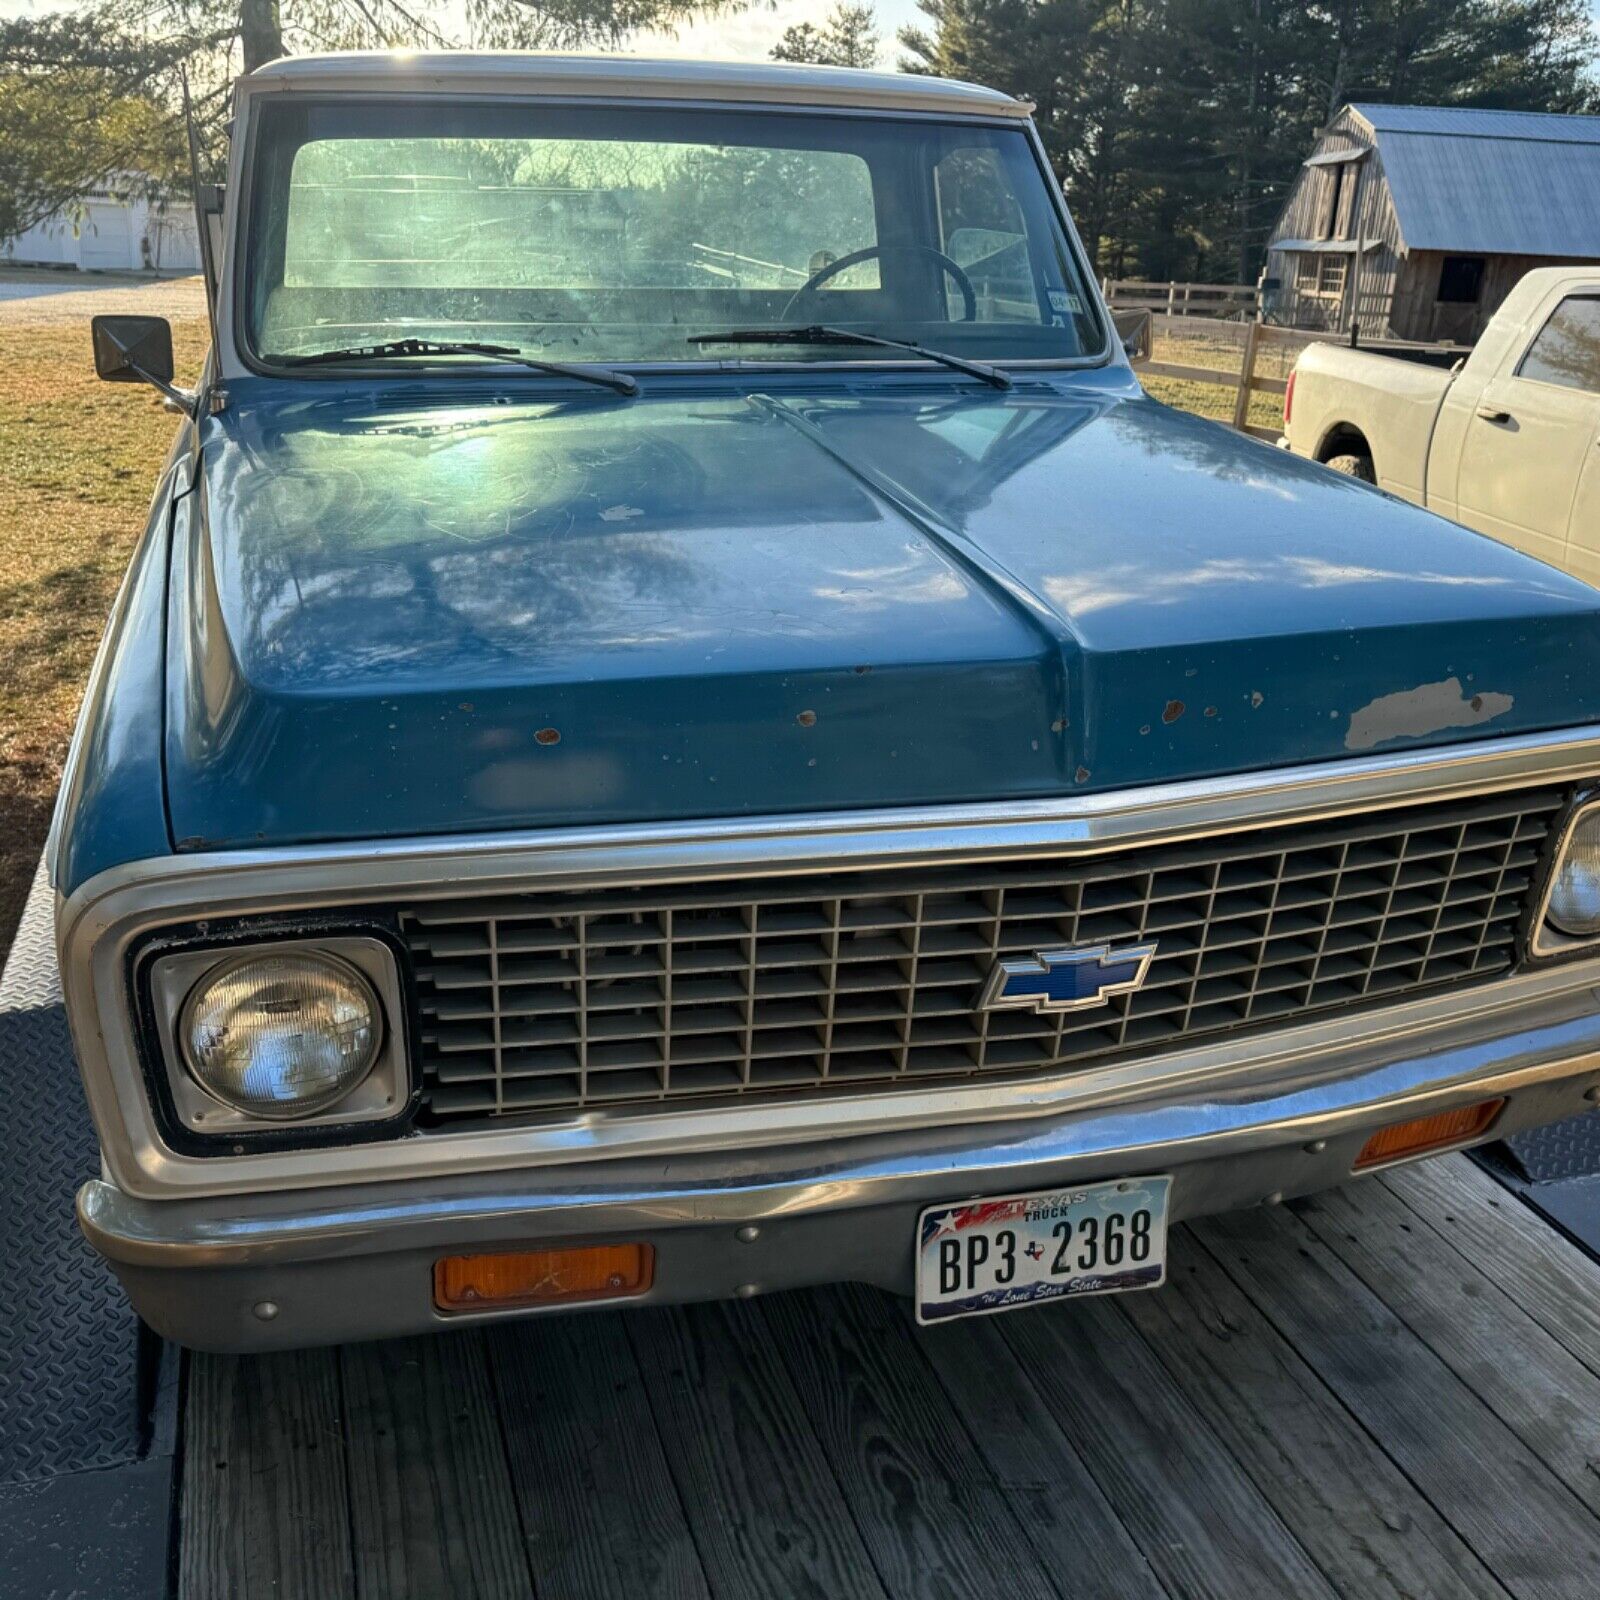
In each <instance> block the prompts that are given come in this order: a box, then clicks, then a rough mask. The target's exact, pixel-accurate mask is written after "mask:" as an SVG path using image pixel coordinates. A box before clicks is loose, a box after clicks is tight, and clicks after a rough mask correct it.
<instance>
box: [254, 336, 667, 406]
mask: <svg viewBox="0 0 1600 1600" xmlns="http://www.w3.org/2000/svg"><path fill="white" fill-rule="evenodd" d="M391 356H486V357H488V358H489V359H490V360H491V361H503V362H504V363H505V364H506V365H507V366H511V367H531V368H532V369H533V370H534V371H535V372H548V373H552V374H553V375H554V376H556V377H558V378H581V379H582V380H583V381H584V382H585V383H598V384H603V385H604V386H605V387H606V388H607V389H615V390H616V391H617V393H618V394H627V395H634V394H638V392H639V385H638V383H637V382H636V381H635V380H634V379H633V378H632V377H630V376H629V375H628V374H627V373H626V372H617V371H615V370H614V369H612V368H611V367H592V366H589V365H587V364H586V363H579V362H574V361H540V360H538V359H537V358H536V357H534V356H525V355H523V353H522V352H521V351H520V350H519V349H518V348H517V347H516V346H515V345H513V344H467V343H452V342H451V341H450V340H447V339H388V340H385V341H384V342H383V343H382V344H367V345H352V346H351V347H350V348H349V349H347V350H318V351H316V352H315V353H314V354H312V355H308V356H283V357H281V358H280V359H281V360H282V362H283V364H284V365H285V366H290V367H316V366H326V365H331V364H332V363H334V362H346V361H383V360H386V359H388V358H389V357H391Z"/></svg>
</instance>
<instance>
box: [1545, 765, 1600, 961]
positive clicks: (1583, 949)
mask: <svg viewBox="0 0 1600 1600" xmlns="http://www.w3.org/2000/svg"><path fill="white" fill-rule="evenodd" d="M1597 816H1600V790H1595V789H1588V790H1585V791H1584V792H1583V793H1582V794H1580V795H1578V796H1577V797H1576V798H1575V799H1574V800H1573V802H1572V804H1571V805H1570V806H1569V807H1568V808H1567V811H1566V814H1565V815H1564V816H1563V817H1562V818H1561V821H1560V823H1559V824H1558V825H1557V827H1556V828H1555V829H1553V830H1552V840H1553V842H1552V843H1551V844H1550V846H1549V847H1548V849H1547V851H1546V855H1545V859H1544V861H1543V863H1542V873H1543V876H1542V879H1541V881H1540V883H1539V892H1538V899H1537V900H1536V901H1535V902H1534V906H1533V913H1532V915H1531V917H1530V918H1529V922H1528V955H1529V956H1530V957H1531V958H1532V959H1534V960H1536V961H1551V960H1558V959H1560V958H1561V957H1563V956H1580V955H1593V954H1594V953H1595V952H1596V950H1600V930H1597V931H1596V932H1594V933H1591V934H1576V933H1567V932H1566V931H1565V930H1564V929H1562V928H1560V927H1558V926H1557V925H1556V923H1554V922H1553V921H1552V920H1551V918H1550V902H1551V900H1552V899H1553V898H1554V896H1555V891H1556V886H1557V882H1558V880H1559V877H1560V870H1561V863H1562V862H1563V860H1565V858H1566V854H1567V850H1568V848H1569V846H1570V845H1571V842H1572V839H1573V837H1574V835H1575V834H1576V833H1577V830H1578V828H1579V827H1580V826H1581V825H1582V824H1583V823H1585V822H1587V821H1590V820H1592V819H1594V818H1596V817H1597Z"/></svg>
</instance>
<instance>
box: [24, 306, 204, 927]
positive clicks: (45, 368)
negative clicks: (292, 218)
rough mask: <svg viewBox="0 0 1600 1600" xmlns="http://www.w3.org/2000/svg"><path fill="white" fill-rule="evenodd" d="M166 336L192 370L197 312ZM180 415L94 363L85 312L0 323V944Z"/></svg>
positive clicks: (196, 356)
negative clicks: (0, 821)
mask: <svg viewBox="0 0 1600 1600" xmlns="http://www.w3.org/2000/svg"><path fill="white" fill-rule="evenodd" d="M173 341H174V345H175V348H176V351H177V357H178V370H179V372H180V374H182V375H185V376H186V377H188V378H191V379H192V378H193V376H194V375H196V374H197V373H198V372H199V370H200V361H201V358H202V356H203V354H204V350H205V325H204V323H203V322H200V321H194V322H187V323H179V324H178V325H176V326H175V327H174V329H173ZM177 421H178V419H177V418H176V417H174V416H172V415H171V414H170V413H169V412H167V411H165V410H163V409H162V405H161V401H160V399H159V398H157V397H156V395H155V392H154V391H153V390H151V389H146V388H144V387H143V386H142V385H133V384H127V385H122V384H109V383H102V382H100V381H99V379H97V378H96V377H95V375H94V363H93V361H92V360H91V359H90V355H89V329H88V325H87V323H86V322H85V323H82V324H63V325H49V324H46V325H38V324H32V323H19V324H11V325H6V326H0V496H3V499H0V504H3V506H4V511H3V513H0V516H3V519H4V520H3V522H0V817H3V818H4V827H3V828H0V953H3V952H4V951H5V950H6V949H7V948H9V946H10V943H11V935H12V933H13V931H14V929H15V926H16V920H17V917H18V916H19V915H20V914H21V911H22V903H23V901H24V900H25V899H26V898H27V893H28V886H29V884H30V882H31V881H32V878H33V870H34V864H35V862H36V861H37V860H38V857H39V851H40V849H41V848H42V846H43V844H44V836H45V831H46V829H47V828H48V827H49V823H50V808H51V806H52V805H53V804H54V802H55V792H56V782H57V780H58V778H59V777H60V773H61V762H62V758H63V757H64V756H65V754H66V750H67V741H68V739H69V738H70V737H71V735H72V722H73V718H74V716H75V715H76V714H77V709H78V700H79V697H80V696H81V694H82V692H83V680H84V677H85V675H86V674H87V673H88V671H89V662H90V661H91V660H92V659H93V656H94V650H95V645H96V644H97V643H98V642H99V638H100V630H101V627H102V626H103V625H104V622H105V617H106V612H107V611H108V610H109V609H110V607H111V602H112V600H113V599H114V598H115V596H116V592H117V585H118V584H119V583H120V582H121V580H122V573H123V569H124V568H125V567H126V566H127V564H128V557H129V554H130V553H131V551H132V549H133V545H134V542H135V540H136V539H137V538H138V536H139V534H140V533H141V532H142V531H143V528H144V522H145V513H146V511H147V510H148V508H149V505H150V493H151V490H152V489H153V488H154V487H155V475H156V470H157V468H158V467H159V466H160V464H161V461H162V458H163V457H164V456H165V455H166V452H167V448H168V446H169V445H170V444H171V442H172V436H173V434H174V432H175V431H176V426H177Z"/></svg>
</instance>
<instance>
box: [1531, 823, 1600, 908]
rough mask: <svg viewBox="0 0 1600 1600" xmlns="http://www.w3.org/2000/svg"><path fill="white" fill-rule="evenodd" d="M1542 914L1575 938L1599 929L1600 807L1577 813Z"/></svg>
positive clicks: (1557, 863)
mask: <svg viewBox="0 0 1600 1600" xmlns="http://www.w3.org/2000/svg"><path fill="white" fill-rule="evenodd" d="M1544 914H1545V915H1546V916H1547V917H1548V918H1549V919H1550V921H1551V922H1553V923H1554V924H1555V925H1556V927H1558V928H1559V929H1560V930H1561V931H1562V932H1563V933H1570V934H1572V935H1573V936H1574V937H1576V938H1579V939H1587V938H1590V937H1592V936H1593V935H1594V934H1597V933H1600V808H1597V809H1596V810H1593V811H1590V812H1589V813H1588V814H1587V815H1586V816H1582V817H1580V818H1579V819H1578V821H1577V822H1576V823H1575V824H1574V826H1573V829H1572V832H1571V833H1570V834H1569V835H1568V836H1567V843H1566V848H1565V849H1564V850H1563V851H1562V852H1561V859H1560V860H1559V861H1558V862H1556V869H1555V882H1554V883H1553V884H1552V885H1551V888H1550V901H1549V904H1547V905H1546V906H1545V910H1544Z"/></svg>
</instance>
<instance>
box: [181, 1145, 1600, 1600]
mask: <svg viewBox="0 0 1600 1600" xmlns="http://www.w3.org/2000/svg"><path fill="white" fill-rule="evenodd" d="M185 1429H186V1453H185V1462H184V1477H183V1489H182V1532H181V1552H180V1592H181V1594H182V1595H183V1596H184V1597H185V1600H213V1597H218V1596H228V1597H253V1596H267V1595H271V1596H274V1597H278V1600H287V1597H291V1596H305V1597H309V1600H336V1597H340V1596H351V1597H356V1596H360V1597H370V1596H381V1597H383V1600H401V1597H406V1596H427V1597H435V1596H440V1597H450V1600H469V1597H470V1600H475V1597H478V1596H493V1597H501V1596H527V1595H537V1596H538V1597H540V1600H547V1597H567V1596H596V1597H605V1600H633V1597H636V1596H655V1595H664V1596H665V1595H670V1596H685V1597H696V1596H706V1597H710V1596H717V1597H728V1600H735V1597H738V1600H742V1597H746V1596H749V1597H762V1600H768V1597H777V1600H787V1597H790V1596H815V1597H818V1600H849V1597H858V1596H859V1597H883V1596H895V1597H900V1596H917V1597H922V1596H949V1597H950V1600H968V1597H973V1596H996V1597H1002V1600H1033V1597H1046V1596H1059V1597H1063V1600H1067V1597H1070V1600H1092V1597H1102V1596H1118V1597H1140V1600H1161V1597H1169V1600H1188V1597H1191V1596H1197V1597H1198V1596H1216V1597H1219V1600H1244V1597H1251V1596H1264V1597H1272V1600H1282V1597H1294V1600H1301V1597H1306V1600H1314V1597H1328V1596H1345V1597H1349V1600H1380V1597H1402V1596H1403V1597H1407V1600H1434V1597H1438V1600H1457V1597H1463V1596H1467V1597H1484V1600H1489V1597H1498V1600H1505V1597H1507V1596H1511V1597H1516V1600H1522V1597H1528V1600H1533V1597H1545V1596H1551V1597H1554V1596H1562V1597H1571V1600H1593V1597H1594V1596H1596V1595H1597V1594H1600V1267H1597V1266H1596V1264H1595V1263H1594V1262H1592V1261H1591V1260H1590V1259H1589V1258H1588V1257H1587V1256H1585V1255H1584V1254H1582V1253H1581V1252H1580V1251H1578V1250H1577V1249H1576V1248H1574V1247H1573V1246H1571V1245H1570V1244H1568V1243H1567V1242H1565V1241H1564V1240H1563V1239H1562V1238H1561V1237H1560V1236H1559V1235H1558V1234H1557V1233H1555V1231H1554V1230H1552V1229H1551V1228H1549V1227H1548V1226H1546V1225H1545V1224H1544V1223H1542V1222H1541V1221H1539V1220H1538V1219H1537V1218H1536V1217H1535V1216H1534V1215H1533V1214H1532V1213H1531V1212H1529V1211H1528V1210H1526V1209H1525V1208H1524V1207H1523V1206H1522V1205H1521V1203H1520V1202H1518V1201H1517V1200H1516V1199H1514V1198H1513V1197H1512V1196H1510V1195H1508V1194H1506V1193H1505V1192H1504V1191H1502V1190H1501V1189H1499V1188H1498V1186H1497V1185H1495V1184H1494V1182H1493V1181H1492V1180H1491V1179H1489V1178H1488V1177H1486V1176H1485V1175H1484V1174H1482V1173H1481V1172H1479V1171H1478V1170H1477V1169H1476V1168H1474V1167H1472V1166H1471V1165H1470V1164H1469V1163H1468V1162H1467V1161H1466V1160H1465V1158H1462V1157H1450V1158H1446V1159H1445V1160H1443V1161H1437V1162H1433V1163H1429V1164H1427V1165H1424V1166H1420V1167H1414V1168H1409V1169H1404V1170H1401V1171H1397V1172H1394V1173H1391V1174H1386V1175H1382V1176H1380V1177H1378V1178H1376V1179H1368V1180H1366V1181H1364V1182H1362V1183H1360V1184H1356V1185H1352V1186H1351V1187H1349V1188H1347V1189H1345V1190H1341V1191H1338V1192H1336V1193H1333V1194H1329V1195H1324V1196H1320V1197H1318V1198H1316V1199H1315V1200H1312V1201H1308V1202H1301V1203H1299V1204H1296V1205H1294V1206H1292V1207H1289V1208H1283V1209H1276V1210H1261V1211H1255V1212H1251V1213H1248V1214H1244V1215H1240V1216H1236V1217H1229V1218H1222V1219H1215V1220H1211V1221H1206V1222H1203V1223H1199V1224H1196V1225H1194V1226H1192V1227H1189V1228H1183V1229H1180V1230H1178V1232H1177V1234H1176V1236H1175V1237H1174V1239H1173V1247H1172V1274H1171V1281H1170V1283H1169V1285H1168V1286H1167V1288H1166V1289H1164V1290H1160V1291H1156V1292H1153V1293H1144V1294H1135V1295H1129V1296H1125V1297H1120V1298H1116V1299H1104V1300H1091V1301H1083V1302H1079V1303H1077V1304H1075V1305H1067V1306H1054V1307H1048V1308H1040V1309H1035V1310H1031V1311H1022V1312H1018V1313H1016V1314H1014V1315H1009V1316H1004V1317H993V1318H980V1319H976V1320H971V1321H966V1322H962V1323H957V1324H954V1325H949V1326H945V1327H941V1328H937V1329H929V1330H923V1329H918V1328H916V1327H915V1326H914V1325H913V1324H912V1322H911V1319H910V1314H909V1308H907V1307H906V1306H904V1305H902V1304H900V1303H898V1302H896V1301H895V1300H893V1299H891V1298H890V1297H888V1296H885V1295H883V1294H881V1293H879V1292H877V1291H875V1290H868V1289H862V1288H857V1287H852V1288H844V1289H835V1290H827V1291H821V1292H815V1293H807V1294H784V1295H777V1296H773V1297H772V1298H770V1299H766V1300H757V1301H750V1302H739V1303H736V1304H727V1305H713V1306H699V1307H692V1308H689V1309H687V1310H676V1309H654V1310H646V1311H641V1312H636V1313H632V1314H627V1313H616V1312H603V1313H595V1314H589V1315H582V1316H570V1317H566V1318H552V1319H545V1320H540V1321H535V1322H524V1323H521V1324H508V1325H504V1326H501V1327H499V1328H496V1329H494V1330H492V1331H490V1332H487V1333H483V1332H478V1333H461V1334H455V1335H450V1336H446V1337H441V1338H437V1339H429V1340H408V1341H401V1342H395V1343H389V1344H370V1345H354V1346H347V1347H345V1348H342V1349H339V1350H330V1351H314V1352H309V1353H305V1354H297V1355H287V1356H273V1357H266V1358H234V1357H218V1356H196V1357H193V1358H192V1360H191V1363H190V1368H189V1377H188V1397H187V1406H186V1419H185Z"/></svg>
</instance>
